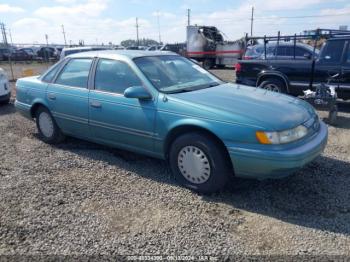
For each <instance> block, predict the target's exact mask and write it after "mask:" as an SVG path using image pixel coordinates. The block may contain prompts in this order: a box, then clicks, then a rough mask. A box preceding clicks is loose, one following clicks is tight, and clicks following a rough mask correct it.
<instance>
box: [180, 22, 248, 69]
mask: <svg viewBox="0 0 350 262" xmlns="http://www.w3.org/2000/svg"><path fill="white" fill-rule="evenodd" d="M186 45H187V50H186V54H187V57H188V58H191V59H195V60H197V61H198V62H202V63H203V67H204V68H205V69H210V68H213V67H214V66H217V67H218V68H221V67H225V66H226V65H230V66H233V65H235V64H236V63H237V61H238V60H239V59H241V58H242V55H243V53H244V49H245V48H244V47H245V41H244V39H242V40H237V41H225V40H224V37H223V35H222V33H221V32H220V31H219V30H218V29H217V28H216V27H214V26H197V25H194V26H193V25H190V26H187V40H186Z"/></svg>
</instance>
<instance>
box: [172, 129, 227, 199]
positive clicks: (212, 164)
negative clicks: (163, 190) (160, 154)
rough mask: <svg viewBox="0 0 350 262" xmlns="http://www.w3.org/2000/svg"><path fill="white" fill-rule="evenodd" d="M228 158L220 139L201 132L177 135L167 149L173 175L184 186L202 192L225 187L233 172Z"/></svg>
mask: <svg viewBox="0 0 350 262" xmlns="http://www.w3.org/2000/svg"><path fill="white" fill-rule="evenodd" d="M229 161H230V160H229V159H228V157H227V156H226V154H225V152H224V151H223V149H222V148H221V146H220V145H219V143H217V142H216V141H214V140H213V139H210V138H209V137H208V136H206V135H204V134H200V133H188V134H185V135H182V136H180V137H178V138H177V139H176V140H175V141H174V142H173V143H172V145H171V148H170V152H169V162H170V168H171V171H172V173H173V175H174V177H175V179H176V180H177V181H178V182H179V183H180V184H181V185H183V186H184V187H187V188H190V189H192V190H194V191H197V192H199V193H204V194H210V193H215V192H218V191H220V190H221V189H223V188H224V187H225V185H226V184H227V182H228V180H229V177H230V176H232V174H233V170H232V168H231V163H230V162H229Z"/></svg>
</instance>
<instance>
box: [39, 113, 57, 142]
mask: <svg viewBox="0 0 350 262" xmlns="http://www.w3.org/2000/svg"><path fill="white" fill-rule="evenodd" d="M39 127H40V131H41V132H42V133H43V135H44V136H45V137H52V136H53V132H54V127H53V122H52V119H51V116H50V115H49V114H48V113H46V112H42V113H41V114H40V115H39Z"/></svg>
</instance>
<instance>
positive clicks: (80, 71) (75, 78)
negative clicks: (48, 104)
mask: <svg viewBox="0 0 350 262" xmlns="http://www.w3.org/2000/svg"><path fill="white" fill-rule="evenodd" d="M91 64H92V59H83V58H77V59H72V60H70V61H69V62H68V64H67V65H66V66H65V67H64V69H63V71H62V72H61V74H60V75H59V76H58V78H57V79H56V84H60V85H65V86H72V87H81V88H87V83H88V78H89V72H90V67H91Z"/></svg>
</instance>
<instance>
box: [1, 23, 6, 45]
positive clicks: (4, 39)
mask: <svg viewBox="0 0 350 262" xmlns="http://www.w3.org/2000/svg"><path fill="white" fill-rule="evenodd" d="M0 27H1V33H2V40H3V43H4V45H5V46H7V44H8V42H7V36H6V29H5V24H4V23H1V24H0Z"/></svg>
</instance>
